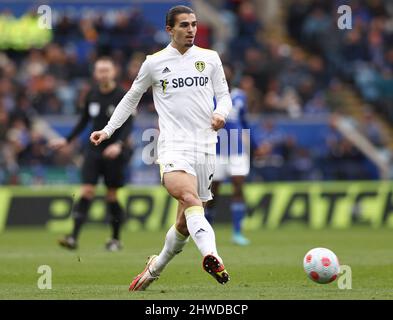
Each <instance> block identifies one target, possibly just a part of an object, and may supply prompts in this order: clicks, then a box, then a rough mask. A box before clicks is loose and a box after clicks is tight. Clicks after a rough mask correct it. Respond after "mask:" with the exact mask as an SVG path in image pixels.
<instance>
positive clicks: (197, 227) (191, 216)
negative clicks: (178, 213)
mask: <svg viewBox="0 0 393 320" xmlns="http://www.w3.org/2000/svg"><path fill="white" fill-rule="evenodd" d="M184 214H185V215H186V221H187V228H188V232H189V233H190V235H191V238H192V239H193V240H194V242H195V244H196V245H197V247H198V249H199V251H200V252H201V253H202V256H206V255H208V254H213V255H214V256H216V257H217V258H219V256H218V253H217V248H216V236H215V234H214V230H213V228H212V226H211V225H210V223H209V222H208V221H207V220H206V218H205V211H204V209H203V207H200V206H193V207H190V208H187V209H186V210H185V211H184Z"/></svg>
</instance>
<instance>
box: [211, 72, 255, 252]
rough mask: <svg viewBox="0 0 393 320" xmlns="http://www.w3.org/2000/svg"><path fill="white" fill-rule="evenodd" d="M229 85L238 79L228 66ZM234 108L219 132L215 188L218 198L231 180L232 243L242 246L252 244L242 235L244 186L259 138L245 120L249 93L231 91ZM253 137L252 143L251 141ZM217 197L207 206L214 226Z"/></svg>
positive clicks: (233, 89)
mask: <svg viewBox="0 0 393 320" xmlns="http://www.w3.org/2000/svg"><path fill="white" fill-rule="evenodd" d="M224 71H225V75H226V78H227V81H228V85H229V86H231V84H232V81H233V78H234V70H233V67H232V66H230V65H228V64H226V65H224ZM231 97H232V105H233V108H232V109H231V112H230V113H229V115H228V118H227V120H226V124H225V127H224V128H222V129H220V131H219V132H218V143H217V158H216V167H215V171H214V176H213V183H212V186H211V189H212V193H213V195H217V194H218V191H219V187H220V184H221V182H223V181H225V180H226V179H227V178H229V177H230V178H231V183H232V186H233V194H232V201H231V213H232V222H233V236H232V241H233V242H234V243H235V244H238V245H248V244H249V243H250V241H249V240H248V239H247V238H246V237H245V236H244V235H243V233H242V221H243V218H244V217H245V215H246V209H247V208H246V205H245V203H244V196H243V185H244V182H245V179H246V176H247V175H248V173H249V171H250V153H249V149H250V148H249V147H250V144H251V147H255V146H256V141H255V137H253V136H252V135H250V133H251V131H249V130H247V129H249V125H248V124H247V121H246V119H245V115H246V112H247V98H246V94H245V93H244V92H243V91H242V90H241V89H239V88H235V87H232V88H231ZM247 136H249V138H250V139H249V141H247V140H248V139H247ZM215 207H216V197H214V198H213V200H211V201H209V202H208V203H207V210H206V218H207V219H208V221H209V222H210V223H212V222H213V220H214V217H215V211H216V209H215Z"/></svg>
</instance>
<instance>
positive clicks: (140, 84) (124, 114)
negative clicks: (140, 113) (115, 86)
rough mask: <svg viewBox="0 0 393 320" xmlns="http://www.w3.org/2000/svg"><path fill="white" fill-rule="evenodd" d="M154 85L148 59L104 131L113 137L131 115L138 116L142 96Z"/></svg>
mask: <svg viewBox="0 0 393 320" xmlns="http://www.w3.org/2000/svg"><path fill="white" fill-rule="evenodd" d="M151 85H152V77H151V72H150V68H149V59H146V60H145V61H144V62H143V64H142V66H141V69H140V70H139V73H138V76H137V77H136V79H135V80H134V82H133V84H132V86H131V88H130V90H128V92H127V93H126V94H125V95H124V97H123V99H121V101H120V102H119V104H118V105H117V106H116V109H115V111H114V112H113V114H112V116H111V118H110V119H109V122H108V124H107V125H106V126H105V128H104V129H103V131H104V132H105V133H106V134H107V135H108V137H110V136H112V134H113V132H115V131H116V130H117V129H118V128H120V127H121V126H122V125H123V123H124V122H125V121H126V120H127V119H128V118H129V117H130V115H135V114H136V108H137V106H138V103H139V101H140V100H141V98H142V95H143V94H144V93H145V92H146V90H147V89H148V88H149V87H150V86H151Z"/></svg>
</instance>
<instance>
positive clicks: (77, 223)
mask: <svg viewBox="0 0 393 320" xmlns="http://www.w3.org/2000/svg"><path fill="white" fill-rule="evenodd" d="M90 205H91V200H90V199H87V198H80V200H79V202H78V203H77V205H76V208H75V210H74V212H73V215H74V229H73V230H72V234H71V236H72V237H73V238H74V239H75V240H77V239H78V236H79V233H80V231H81V228H82V225H83V224H84V223H85V222H86V220H87V213H88V212H89V209H90Z"/></svg>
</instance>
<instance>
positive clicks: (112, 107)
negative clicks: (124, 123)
mask: <svg viewBox="0 0 393 320" xmlns="http://www.w3.org/2000/svg"><path fill="white" fill-rule="evenodd" d="M115 109H116V106H114V105H113V104H111V105H110V106H108V109H106V115H107V116H108V117H110V116H111V115H112V114H113V112H114V111H115Z"/></svg>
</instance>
